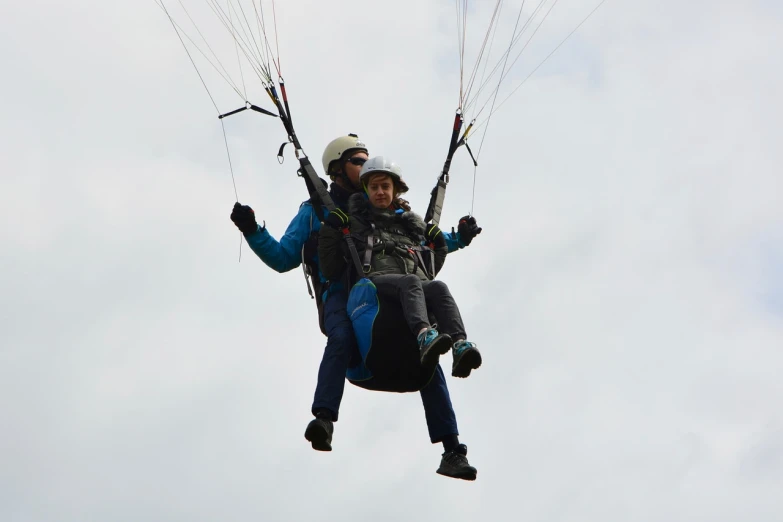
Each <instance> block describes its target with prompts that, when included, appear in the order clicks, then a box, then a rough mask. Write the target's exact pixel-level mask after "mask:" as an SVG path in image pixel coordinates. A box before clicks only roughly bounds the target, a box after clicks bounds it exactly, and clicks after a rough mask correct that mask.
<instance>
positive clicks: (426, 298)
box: [372, 274, 467, 341]
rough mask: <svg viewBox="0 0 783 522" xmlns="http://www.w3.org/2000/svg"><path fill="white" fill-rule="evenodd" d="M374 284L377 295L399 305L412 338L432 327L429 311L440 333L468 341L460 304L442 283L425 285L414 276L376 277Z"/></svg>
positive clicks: (433, 282) (392, 275)
mask: <svg viewBox="0 0 783 522" xmlns="http://www.w3.org/2000/svg"><path fill="white" fill-rule="evenodd" d="M372 282H373V283H374V284H375V287H376V288H377V289H378V294H380V295H383V296H384V297H387V298H389V299H391V300H395V301H397V302H399V303H400V305H401V306H402V313H403V315H404V316H405V321H406V322H407V323H408V327H409V328H410V329H411V332H413V335H418V334H419V332H420V331H421V330H422V328H427V327H429V326H431V325H430V320H429V316H428V314H427V312H428V311H429V312H432V315H434V316H435V321H436V322H437V323H438V332H439V333H446V334H449V335H450V336H451V337H452V339H454V340H455V341H457V340H460V339H465V338H466V337H467V336H466V334H465V325H464V323H463V322H462V316H461V315H460V313H459V307H458V306H457V302H456V301H455V300H454V297H453V296H452V295H451V292H450V291H449V287H448V286H446V283H444V282H443V281H440V280H435V281H422V280H421V278H419V276H417V275H415V274H385V275H377V276H373V277H372Z"/></svg>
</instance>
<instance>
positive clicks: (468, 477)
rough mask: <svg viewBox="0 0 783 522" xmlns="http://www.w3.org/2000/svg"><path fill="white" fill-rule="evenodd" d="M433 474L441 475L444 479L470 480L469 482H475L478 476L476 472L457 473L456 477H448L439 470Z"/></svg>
mask: <svg viewBox="0 0 783 522" xmlns="http://www.w3.org/2000/svg"><path fill="white" fill-rule="evenodd" d="M435 473H437V474H438V475H443V476H444V477H449V478H455V479H460V480H470V481H473V480H476V476H477V475H478V472H477V471H469V472H467V473H458V474H456V475H449V474H448V473H444V472H442V471H441V470H439V469H438V470H436V471H435Z"/></svg>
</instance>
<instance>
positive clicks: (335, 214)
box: [324, 208, 349, 230]
mask: <svg viewBox="0 0 783 522" xmlns="http://www.w3.org/2000/svg"><path fill="white" fill-rule="evenodd" d="M348 221H349V219H348V214H346V213H345V212H343V211H342V210H340V209H339V208H336V209H334V210H332V211H331V212H329V215H328V216H326V218H325V219H324V223H325V224H327V225H329V226H330V227H332V228H334V229H337V230H342V229H343V228H345V227H347V226H348Z"/></svg>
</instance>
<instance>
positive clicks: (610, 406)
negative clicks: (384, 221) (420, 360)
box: [0, 0, 783, 522]
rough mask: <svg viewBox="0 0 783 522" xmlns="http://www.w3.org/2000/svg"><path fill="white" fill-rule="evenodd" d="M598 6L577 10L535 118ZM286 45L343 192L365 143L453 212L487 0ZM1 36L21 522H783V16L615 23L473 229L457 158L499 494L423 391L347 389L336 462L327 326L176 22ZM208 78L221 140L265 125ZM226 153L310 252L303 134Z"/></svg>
mask: <svg viewBox="0 0 783 522" xmlns="http://www.w3.org/2000/svg"><path fill="white" fill-rule="evenodd" d="M194 3H195V2H193V1H191V2H188V5H190V4H194ZM224 3H225V2H224ZM483 3H484V4H486V5H483V6H482V7H481V8H480V9H476V10H471V11H470V12H469V13H468V15H467V20H468V30H467V34H468V38H467V43H466V54H467V55H468V57H470V60H473V59H475V54H476V52H477V50H478V49H479V47H480V44H481V40H482V39H483V36H484V30H485V23H486V21H487V19H488V14H489V12H488V11H489V7H490V6H494V2H489V1H486V2H483ZM472 4H480V2H472ZM519 4H520V2H518V1H517V2H508V3H507V5H504V7H503V11H502V13H501V14H502V17H503V24H502V27H501V29H499V30H498V31H499V32H498V36H497V40H496V43H495V44H494V45H495V47H493V50H492V53H493V56H497V55H498V54H499V52H500V50H501V48H502V47H503V42H506V40H503V42H501V30H503V29H505V30H510V28H511V27H513V23H514V21H515V17H516V12H517V11H516V10H517V9H518V6H519ZM535 4H536V2H530V3H529V6H528V7H526V9H525V12H526V13H527V12H530V11H531V10H532V9H533V8H534V7H535ZM596 4H597V1H587V0H585V1H581V0H580V1H577V0H562V1H560V2H558V4H557V5H556V6H555V8H554V9H553V11H552V13H551V15H550V17H549V18H548V19H547V21H546V22H545V24H544V25H543V26H542V28H541V30H540V31H539V32H538V33H537V34H536V35H535V38H533V40H532V41H531V44H530V46H529V48H528V49H526V50H525V53H524V54H523V55H522V58H520V60H519V61H518V62H517V63H516V64H515V65H514V67H513V68H512V69H511V71H512V72H511V73H510V75H509V76H508V77H507V80H506V82H505V83H504V86H505V89H506V90H505V91H503V92H505V93H508V92H510V91H511V90H512V89H513V88H514V87H515V86H516V85H518V84H519V82H521V81H522V80H523V79H524V78H525V77H526V76H527V75H528V74H529V73H530V71H532V70H533V69H534V68H535V67H536V65H538V64H539V63H540V62H541V60H542V59H543V58H544V57H545V56H546V55H547V54H548V53H549V52H550V51H551V50H552V49H554V48H555V47H556V46H557V44H558V43H559V42H560V41H562V39H563V38H564V37H565V36H566V35H567V34H568V33H569V32H570V31H571V30H572V29H573V28H574V27H576V25H577V24H578V23H579V22H580V20H581V19H582V18H583V17H584V16H585V15H586V14H587V13H588V12H589V11H590V10H591V9H592V8H593V7H594V6H595V5H596ZM167 5H169V6H170V8H171V9H172V14H174V15H175V19H176V20H177V21H178V22H179V23H181V24H183V25H185V24H186V23H187V19H186V17H185V15H184V13H183V12H182V11H181V9H178V4H177V3H176V2H175V1H173V0H168V1H167ZM198 5H200V6H201V11H203V10H204V9H203V4H202V3H199V4H198ZM264 5H265V7H266V9H267V15H268V14H269V11H270V10H271V4H269V3H265V4H264ZM276 15H277V23H278V33H279V35H278V36H279V38H278V41H279V47H280V57H281V66H282V73H283V76H284V77H285V80H286V83H287V86H288V92H289V97H290V98H291V103H292V106H291V109H292V112H293V117H294V123H295V125H296V128H297V130H298V134H299V137H300V139H301V141H302V144H303V145H304V148H305V151H306V152H307V153H308V154H309V155H310V156H311V157H312V158H313V163H314V164H315V165H316V167H317V168H318V170H319V172H320V171H321V170H322V169H321V167H320V158H321V153H322V151H323V148H324V147H325V145H326V144H327V143H328V141H329V140H331V139H333V138H334V137H336V136H338V135H341V134H345V133H348V132H355V133H358V134H359V135H360V136H361V137H362V139H363V140H364V141H366V142H367V144H368V146H369V147H370V153H371V155H375V154H384V155H389V156H392V157H394V158H395V159H396V160H397V161H398V163H400V165H401V166H402V168H403V172H404V175H405V178H406V179H407V181H408V184H409V185H410V186H411V189H412V190H411V194H410V196H411V197H410V200H411V202H412V203H413V205H414V207H415V209H416V210H418V211H419V212H421V213H423V212H424V210H425V209H426V203H427V200H428V192H429V190H430V188H431V187H432V184H433V183H434V181H435V178H436V176H437V175H438V172H439V169H440V168H441V166H442V164H443V160H444V159H445V153H446V149H447V146H448V139H449V133H450V125H451V121H452V118H453V115H454V111H455V109H456V108H457V103H458V97H459V59H458V53H457V41H458V40H457V26H456V22H457V16H456V9H455V3H454V2H453V1H446V0H427V1H422V0H397V1H394V2H379V1H370V2H367V1H365V2H360V1H358V0H329V1H323V0H278V2H277V3H276ZM0 20H2V22H0V23H2V31H0V67H1V69H0V71H1V74H2V82H0V95H1V97H2V100H3V109H2V117H1V118H0V172H1V173H2V174H1V175H0V223H2V224H1V225H0V254H1V255H0V295H2V301H0V422H1V423H2V424H1V426H0V520H2V521H4V522H28V521H52V522H55V521H56V522H70V521H80V522H81V521H85V520H96V521H139V520H155V521H161V522H168V521H188V522H194V521H202V520H203V521H214V520H236V521H239V520H302V519H304V518H305V517H308V516H310V517H312V516H318V517H320V518H321V519H324V520H338V519H339V520H368V519H372V520H377V521H387V520H388V521H398V520H401V519H403V517H405V518H406V519H409V520H451V521H453V522H462V521H469V520H470V521H474V520H477V519H481V520H536V521H539V522H550V521H552V522H554V521H575V522H581V521H587V520H600V521H602V522H628V521H645V522H646V521H649V522H661V521H689V522H690V521H710V522H723V521H748V520H752V521H754V522H773V521H780V520H783V500H781V498H783V497H782V496H781V495H780V491H783V380H781V378H780V375H781V369H783V351H782V350H781V347H783V204H782V203H783V201H781V200H782V199H783V181H781V179H782V178H781V164H782V163H783V153H781V151H780V150H781V149H780V144H781V142H783V131H781V123H780V121H781V119H782V118H783V102H782V101H781V97H780V92H781V89H783V82H782V81H781V80H783V69H781V67H780V57H781V55H782V54H783V44H781V43H780V37H779V35H780V34H781V31H783V9H781V7H780V3H779V2H772V1H746V2H734V1H732V2H730V1H723V0H713V1H710V2H707V1H706V0H689V1H688V2H674V1H671V0H668V1H666V0H665V1H660V0H658V1H650V0H640V1H638V2H621V1H619V0H608V1H607V2H606V3H605V4H604V5H603V6H602V7H601V8H600V9H599V10H598V11H597V12H596V14H595V15H593V17H592V18H590V20H589V21H588V22H587V23H586V24H585V25H583V26H582V27H581V28H580V29H579V31H578V32H577V33H575V34H574V36H573V37H572V38H571V39H569V40H568V41H567V42H566V43H565V44H564V45H563V46H562V47H561V48H560V49H559V50H558V52H557V53H555V54H554V55H553V56H552V57H551V58H550V59H549V60H548V61H547V62H546V64H544V65H543V66H542V67H541V68H540V69H538V71H537V72H536V73H535V74H534V75H533V76H532V77H531V78H530V79H529V80H528V81H527V83H525V84H524V86H523V87H522V88H521V89H520V90H518V91H517V92H516V93H515V94H514V95H513V96H512V97H511V98H510V99H509V100H508V101H507V102H506V103H505V104H504V105H503V106H502V107H501V108H500V110H498V111H497V112H496V113H495V115H494V116H493V117H492V120H491V122H490V124H489V127H488V128H489V131H488V133H487V135H486V139H485V141H484V143H483V146H481V154H480V157H479V164H480V165H479V167H478V169H477V170H476V178H475V199H474V197H473V196H474V192H473V181H474V169H473V166H472V163H471V161H470V158H469V157H468V156H467V154H466V153H465V151H464V150H460V152H459V153H458V154H457V157H456V159H455V161H454V166H453V168H452V177H451V183H450V184H449V188H448V195H447V199H446V204H445V209H444V214H443V220H442V226H443V228H444V229H447V230H448V229H450V227H451V226H455V225H456V223H457V220H458V219H459V218H460V217H461V216H463V215H465V214H467V213H469V212H470V211H471V208H473V212H474V214H475V216H476V218H477V219H478V222H479V224H480V225H481V226H483V228H484V231H483V233H482V234H481V235H480V236H479V237H478V238H477V239H476V241H475V242H474V243H473V245H471V246H470V247H469V248H468V249H466V250H462V251H460V252H458V253H455V254H453V255H452V256H449V259H448V262H447V263H446V265H445V268H444V270H443V272H442V273H441V278H442V279H443V280H445V281H446V282H447V283H448V284H449V286H450V288H451V289H452V292H453V294H454V295H455V297H456V299H457V301H458V303H459V304H460V306H461V309H462V313H463V317H464V319H465V322H466V326H467V331H468V334H469V337H470V338H471V339H472V340H474V341H475V342H477V343H478V346H479V348H480V349H481V351H482V354H483V357H484V364H483V366H482V367H481V368H480V369H479V370H477V371H475V372H474V373H473V374H472V375H471V376H470V378H468V379H467V380H463V379H455V378H452V377H451V376H450V365H451V356H450V355H447V356H444V358H443V359H442V364H443V365H444V368H445V369H446V373H447V375H448V377H447V379H448V384H449V387H450V390H451V394H452V401H453V403H454V407H455V410H456V413H457V419H458V422H459V426H460V438H461V440H462V441H463V442H465V443H466V444H467V445H468V448H469V453H468V457H469V460H470V462H471V464H473V465H474V466H476V467H477V468H478V480H477V481H476V482H474V483H468V482H464V481H458V480H454V479H450V478H446V477H442V476H440V475H437V474H435V469H436V468H437V467H438V464H439V462H440V455H441V451H442V448H441V446H440V445H432V444H430V442H429V438H428V435H427V429H426V423H425V420H424V414H423V410H422V406H421V400H420V398H419V396H418V394H407V395H396V394H382V393H373V392H367V391H365V390H362V389H359V388H356V387H354V386H351V385H350V384H348V385H347V386H346V393H345V397H344V400H343V405H342V409H341V412H340V421H339V422H338V423H336V425H335V433H334V440H333V447H334V451H332V452H331V453H321V452H315V451H313V450H312V449H311V447H310V444H309V443H308V442H307V441H306V440H305V439H304V437H303V434H304V430H305V427H306V425H307V423H308V422H309V420H310V418H311V415H310V405H311V402H312V397H313V392H314V389H315V382H316V375H317V370H318V365H319V363H320V360H321V355H322V353H323V347H324V344H325V338H324V337H323V336H322V335H321V333H320V331H319V329H318V326H317V315H316V309H315V305H314V303H313V301H312V300H311V299H310V298H309V296H308V295H307V289H306V285H305V282H304V279H303V276H302V272H301V269H296V270H293V271H291V272H289V273H286V274H278V273H276V272H273V271H272V270H271V269H269V268H268V267H266V265H264V264H263V263H262V262H261V261H260V260H259V259H258V258H256V257H255V256H254V254H253V253H252V252H251V251H250V250H249V248H248V247H247V246H246V245H244V246H243V247H242V248H241V261H239V256H240V234H239V232H238V231H237V229H236V227H235V226H234V225H233V224H232V223H231V221H230V220H229V214H230V211H231V207H232V205H233V204H234V201H235V199H236V198H235V195H234V186H233V184H232V173H231V170H229V162H228V159H227V156H226V148H225V144H224V142H223V134H222V130H221V125H220V122H219V120H218V119H217V118H216V115H217V112H216V111H215V107H214V106H213V105H212V102H211V101H210V98H209V96H208V95H207V92H206V91H205V90H204V87H203V86H202V85H201V82H200V81H199V77H198V76H197V75H196V73H195V71H194V69H193V66H192V65H191V63H190V61H189V60H188V57H187V55H186V54H185V51H184V50H183V48H182V46H181V44H180V42H179V40H178V39H177V36H176V34H175V32H174V30H173V29H172V26H171V24H170V22H169V21H168V19H167V18H166V17H165V15H164V14H163V12H162V11H161V10H160V9H159V8H158V7H157V6H156V5H155V3H154V2H153V1H147V2H95V1H85V0H74V1H71V2H47V1H41V0H38V1H28V2H10V1H6V2H3V3H2V4H1V5H0ZM210 23H211V24H212V27H213V30H214V33H213V34H214V35H215V39H214V40H212V41H213V42H214V45H215V51H216V54H220V55H221V57H222V58H225V61H226V66H227V67H232V66H233V69H232V71H234V72H236V71H238V69H237V68H236V55H235V54H234V49H233V44H231V42H230V41H229V40H226V39H225V38H224V37H225V34H224V33H223V34H221V33H219V32H217V30H216V29H217V26H216V25H215V24H216V19H215V18H214V17H213V18H212V19H211V22H210ZM504 34H505V33H504ZM528 34H529V33H528ZM218 35H220V36H221V38H220V39H219V38H217V36H218ZM207 38H208V39H210V38H212V36H207ZM504 38H505V37H504ZM506 45H507V44H506ZM221 53H222V54H221ZM513 56H514V54H512V57H513ZM494 60H496V58H495V59H494ZM494 60H493V63H494ZM466 63H468V59H467V58H466ZM470 64H471V65H472V61H471V62H470ZM205 67H206V68H205V69H203V71H205V75H206V77H205V80H207V83H208V86H209V88H210V92H211V93H212V95H213V96H214V98H215V101H216V103H217V105H218V107H219V109H220V110H221V111H224V112H226V111H229V110H232V109H235V108H237V107H239V106H241V104H242V100H241V99H240V97H238V96H237V95H236V94H235V93H234V92H233V91H232V90H231V89H230V88H228V87H227V84H226V83H225V82H223V80H222V79H220V78H219V77H216V76H214V75H209V74H208V65H207V66H205ZM244 72H245V74H246V76H245V81H246V82H247V87H248V91H249V95H248V97H249V98H250V101H253V102H255V103H258V104H259V105H261V106H263V107H266V108H270V103H269V101H268V99H265V98H264V97H263V96H262V94H263V92H262V91H260V90H259V88H258V85H259V84H258V79H257V78H255V79H253V77H251V76H250V75H249V74H247V73H248V71H247V70H245V71H244ZM232 74H233V73H232ZM236 78H239V75H238V74H237V75H236ZM237 81H240V80H237ZM251 86H252V87H251ZM503 92H501V96H500V97H499V100H498V101H500V99H501V98H502V97H503ZM224 122H225V126H226V132H227V135H228V143H229V150H230V153H231V165H232V166H233V175H234V177H235V179H236V189H237V192H238V195H239V200H240V201H241V202H242V203H245V204H249V205H251V206H252V207H253V208H254V209H255V211H256V214H257V216H258V218H259V220H265V221H266V225H267V227H268V229H269V231H270V232H271V233H272V234H273V235H274V236H275V237H280V235H282V233H283V231H284V230H285V228H286V226H287V225H288V223H289V221H290V219H291V218H292V217H293V216H294V215H295V213H296V212H297V208H298V206H299V203H300V202H301V201H302V200H304V199H306V191H305V187H304V184H303V183H302V181H301V180H300V179H298V178H297V177H296V175H295V168H296V162H295V159H294V157H293V156H292V154H291V152H292V151H291V149H290V147H289V148H288V150H287V151H286V160H285V162H284V163H283V165H282V166H281V165H279V164H278V162H277V159H276V158H275V156H276V153H277V149H278V147H279V146H280V144H281V143H282V142H283V141H284V140H285V134H284V131H283V127H282V125H281V124H280V122H279V121H278V120H276V119H273V118H269V117H266V116H262V115H259V114H257V113H252V112H245V113H242V114H239V115H236V116H232V117H231V118H227V119H226V120H224ZM481 136H482V135H481V133H478V134H477V135H476V136H475V137H474V139H473V140H472V141H471V142H470V143H471V148H472V149H473V151H474V152H478V149H479V144H480V143H481Z"/></svg>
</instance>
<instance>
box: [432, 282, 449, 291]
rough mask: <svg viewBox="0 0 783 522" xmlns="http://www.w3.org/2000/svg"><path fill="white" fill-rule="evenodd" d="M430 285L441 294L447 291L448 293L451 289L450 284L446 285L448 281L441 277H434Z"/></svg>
mask: <svg viewBox="0 0 783 522" xmlns="http://www.w3.org/2000/svg"><path fill="white" fill-rule="evenodd" d="M429 285H430V287H432V289H433V290H434V291H435V292H437V293H439V294H445V293H447V292H448V291H449V287H448V285H446V283H444V282H443V281H441V280H440V279H434V280H432V281H430V282H429Z"/></svg>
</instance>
